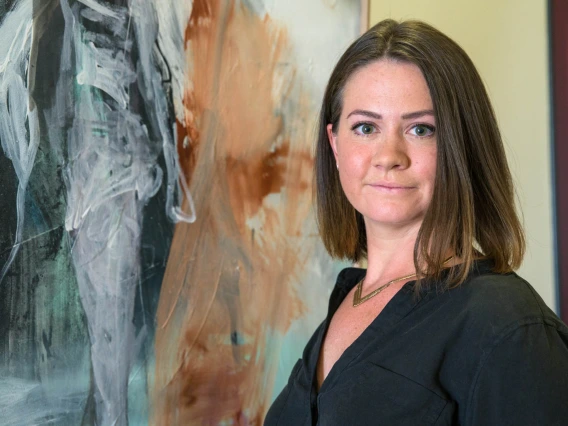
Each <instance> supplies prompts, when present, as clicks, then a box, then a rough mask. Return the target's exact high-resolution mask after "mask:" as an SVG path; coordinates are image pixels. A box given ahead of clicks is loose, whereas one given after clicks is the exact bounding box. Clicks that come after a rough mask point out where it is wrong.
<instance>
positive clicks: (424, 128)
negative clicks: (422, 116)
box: [410, 124, 436, 138]
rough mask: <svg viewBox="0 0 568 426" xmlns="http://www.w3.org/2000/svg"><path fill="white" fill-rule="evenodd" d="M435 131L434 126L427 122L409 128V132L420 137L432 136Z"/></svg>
mask: <svg viewBox="0 0 568 426" xmlns="http://www.w3.org/2000/svg"><path fill="white" fill-rule="evenodd" d="M435 131H436V128H435V127H434V126H430V125H429V124H416V125H415V126H413V127H412V128H411V129H410V133H411V134H413V135H414V136H418V137H421V138H427V137H429V136H433V135H434V133H435Z"/></svg>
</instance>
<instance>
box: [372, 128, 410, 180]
mask: <svg viewBox="0 0 568 426" xmlns="http://www.w3.org/2000/svg"><path fill="white" fill-rule="evenodd" d="M409 165H410V158H409V156H408V152H407V147H406V141H405V140H404V137H403V136H402V135H401V134H400V133H399V132H398V131H392V132H389V134H388V135H386V137H385V138H383V139H381V140H379V141H377V145H376V147H375V153H374V155H373V166H375V167H379V168H383V169H385V171H388V170H391V169H406V168H407V167H408V166H409Z"/></svg>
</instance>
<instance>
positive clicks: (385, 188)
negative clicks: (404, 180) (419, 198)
mask: <svg viewBox="0 0 568 426" xmlns="http://www.w3.org/2000/svg"><path fill="white" fill-rule="evenodd" d="M369 186H371V187H372V188H374V189H376V190H378V191H382V192H388V193H398V192H406V191H409V190H412V189H415V188H416V187H414V186H409V185H402V184H398V183H392V182H379V183H372V184H369Z"/></svg>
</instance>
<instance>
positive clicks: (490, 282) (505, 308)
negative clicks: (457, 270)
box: [448, 261, 568, 334]
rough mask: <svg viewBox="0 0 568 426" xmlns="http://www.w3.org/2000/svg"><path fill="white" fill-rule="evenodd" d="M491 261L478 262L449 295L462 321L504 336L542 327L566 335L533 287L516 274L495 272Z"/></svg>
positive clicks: (562, 326)
mask: <svg viewBox="0 0 568 426" xmlns="http://www.w3.org/2000/svg"><path fill="white" fill-rule="evenodd" d="M491 266H492V263H491V262H490V261H482V262H478V263H477V265H476V267H474V270H473V271H472V274H470V277H469V278H468V279H467V280H466V281H465V282H464V283H463V284H461V285H460V286H459V287H458V288H456V289H453V290H450V291H449V292H448V296H449V298H450V299H453V301H454V302H456V304H457V305H459V306H460V309H461V311H462V316H463V317H464V318H463V319H467V322H471V323H473V324H474V325H479V326H481V327H484V328H488V329H490V330H493V332H494V333H495V334H505V333H507V332H512V331H513V330H514V329H516V328H518V327H522V326H526V325H531V324H534V325H537V324H541V325H544V326H551V327H553V328H557V329H558V331H560V332H562V333H568V327H566V325H565V324H564V323H563V322H562V321H561V320H560V318H558V316H557V315H556V314H555V313H554V312H553V311H552V310H551V309H550V307H548V306H547V304H546V303H545V302H544V301H543V299H542V298H541V297H540V295H539V294H538V292H537V291H536V290H535V289H534V287H533V286H532V285H531V284H530V283H529V282H528V281H527V280H525V279H524V278H522V277H520V276H519V275H517V274H516V273H515V272H510V273H507V274H499V273H495V272H493V271H492V270H491Z"/></svg>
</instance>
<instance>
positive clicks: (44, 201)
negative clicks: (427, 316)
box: [0, 0, 366, 426]
mask: <svg viewBox="0 0 568 426" xmlns="http://www.w3.org/2000/svg"><path fill="white" fill-rule="evenodd" d="M365 13H366V10H365V2H361V1H359V0H309V1H304V0H289V1H286V2H282V1H277V0H194V1H191V0H41V1H38V0H36V1H34V0H4V1H0V40H1V41H2V43H0V146H1V149H0V218H1V221H0V413H1V415H0V424H5V425H14V426H15V425H43V424H45V425H103V426H106V425H128V424H130V425H139V424H140V425H143V424H156V425H189V424H196V425H200V424H207V425H232V424H234V425H260V424H262V421H263V418H264V415H265V414H266V411H267V410H268V407H269V406H270V403H271V402H272V400H273V398H274V397H275V395H276V394H277V393H278V392H279V390H280V389H281V388H282V387H283V386H284V384H285V381H286V379H287V376H288V374H289V372H290V369H291V367H292V365H293V363H294V362H295V361H296V359H297V358H298V357H299V356H300V355H301V350H302V347H303V345H304V344H305V342H306V341H307V339H308V337H309V335H310V334H311V332H312V331H313V330H314V329H315V327H316V326H317V324H318V323H319V322H320V321H321V320H322V319H323V317H324V315H325V310H326V309H327V298H328V296H329V293H330V291H331V288H332V286H333V282H334V279H335V274H336V273H337V271H338V269H339V268H340V267H341V265H339V264H337V263H335V262H332V261H331V260H330V259H329V258H328V257H327V255H326V254H325V252H324V250H323V248H322V246H321V244H320V243H319V241H318V236H317V228H316V226H315V222H314V218H313V211H312V206H311V183H312V176H311V170H312V164H313V141H314V135H315V123H316V118H317V115H318V109H319V102H320V100H321V97H322V93H323V89H324V86H325V83H326V80H327V77H328V76H329V73H330V72H331V68H332V67H333V64H334V63H335V61H337V59H338V58H339V55H340V54H341V52H342V51H343V50H344V49H345V48H346V47H347V45H348V44H349V43H350V42H351V41H352V40H353V39H354V38H355V37H356V36H357V35H358V34H359V32H360V30H361V23H362V22H365V20H366V14H365Z"/></svg>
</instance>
